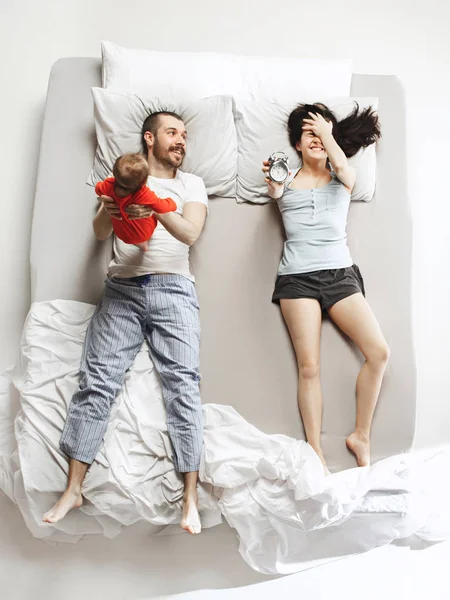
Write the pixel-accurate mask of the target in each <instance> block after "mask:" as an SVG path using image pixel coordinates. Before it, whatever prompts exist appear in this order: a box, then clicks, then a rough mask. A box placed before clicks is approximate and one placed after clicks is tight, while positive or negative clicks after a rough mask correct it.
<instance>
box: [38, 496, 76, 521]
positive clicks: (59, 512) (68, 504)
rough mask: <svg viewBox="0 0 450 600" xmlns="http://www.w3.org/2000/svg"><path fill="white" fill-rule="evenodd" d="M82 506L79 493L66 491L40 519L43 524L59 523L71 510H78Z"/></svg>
mask: <svg viewBox="0 0 450 600" xmlns="http://www.w3.org/2000/svg"><path fill="white" fill-rule="evenodd" d="M82 504H83V498H82V496H81V491H79V490H71V489H67V490H66V491H65V492H64V494H63V495H62V496H61V498H60V499H59V500H58V502H57V503H56V504H55V506H54V507H53V508H52V509H50V510H49V511H48V512H46V513H45V515H44V516H43V517H42V520H43V521H44V522H45V523H56V522H57V521H60V520H61V519H62V518H63V517H65V516H66V514H67V513H68V512H69V510H71V509H72V508H80V506H81V505H82Z"/></svg>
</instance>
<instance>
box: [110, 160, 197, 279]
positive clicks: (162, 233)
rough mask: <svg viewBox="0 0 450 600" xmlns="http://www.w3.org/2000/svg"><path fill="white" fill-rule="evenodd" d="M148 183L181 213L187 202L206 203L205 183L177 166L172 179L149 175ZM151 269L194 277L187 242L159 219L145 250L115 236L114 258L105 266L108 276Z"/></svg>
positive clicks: (151, 272) (124, 275)
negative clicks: (169, 199)
mask: <svg viewBox="0 0 450 600" xmlns="http://www.w3.org/2000/svg"><path fill="white" fill-rule="evenodd" d="M147 183H148V187H149V188H150V189H151V190H152V191H153V192H155V194H157V195H158V196H159V197H160V198H172V199H173V200H174V201H175V202H176V204H177V210H176V211H175V212H177V213H178V214H179V215H182V214H183V208H184V206H185V205H186V204H187V203H188V202H200V203H201V204H204V205H205V206H208V195H207V193H206V188H205V184H204V183H203V180H202V179H201V178H200V177H197V175H193V174H192V173H184V172H183V171H180V170H179V169H178V170H177V174H176V176H175V177H174V178H173V179H160V178H158V177H151V176H150V177H149V178H148V182H147ZM154 273H174V274H178V275H183V276H184V277H187V278H188V279H190V280H191V281H194V276H193V275H192V273H191V270H190V267H189V246H188V245H187V244H184V243H183V242H180V241H178V240H177V239H176V238H174V237H173V235H171V234H170V233H169V232H168V231H167V229H166V228H165V227H164V225H163V224H162V223H159V222H158V226H157V227H156V229H155V231H154V233H153V235H152V237H151V238H150V241H149V248H148V251H147V252H143V251H142V250H141V249H140V248H137V246H133V245H132V244H126V243H125V242H122V240H119V238H117V237H116V236H114V258H113V259H112V261H111V262H110V263H109V268H108V275H109V276H110V277H113V276H114V277H137V276H138V275H147V274H154Z"/></svg>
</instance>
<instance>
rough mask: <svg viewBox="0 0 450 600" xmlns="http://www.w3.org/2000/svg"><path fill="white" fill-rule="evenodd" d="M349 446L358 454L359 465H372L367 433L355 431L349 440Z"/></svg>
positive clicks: (347, 441)
mask: <svg viewBox="0 0 450 600" xmlns="http://www.w3.org/2000/svg"><path fill="white" fill-rule="evenodd" d="M346 443H347V447H348V448H349V450H351V451H352V452H353V454H354V455H355V456H356V461H357V463H358V466H359V467H370V440H369V438H368V437H367V436H366V435H363V434H362V433H358V432H357V431H354V432H353V433H351V434H350V435H349V436H348V438H347V440H346Z"/></svg>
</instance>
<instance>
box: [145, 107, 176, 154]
mask: <svg viewBox="0 0 450 600" xmlns="http://www.w3.org/2000/svg"><path fill="white" fill-rule="evenodd" d="M164 116H168V117H175V118H176V119H178V120H179V121H183V119H182V118H181V117H180V115H177V113H174V112H171V111H170V110H160V111H158V112H154V113H151V114H150V115H148V117H147V118H146V119H145V121H144V124H143V125H142V135H141V140H142V148H143V150H144V152H147V144H146V142H145V138H144V134H145V133H147V131H150V133H152V134H153V135H154V136H156V133H157V131H158V128H159V125H160V123H159V121H160V119H159V117H164Z"/></svg>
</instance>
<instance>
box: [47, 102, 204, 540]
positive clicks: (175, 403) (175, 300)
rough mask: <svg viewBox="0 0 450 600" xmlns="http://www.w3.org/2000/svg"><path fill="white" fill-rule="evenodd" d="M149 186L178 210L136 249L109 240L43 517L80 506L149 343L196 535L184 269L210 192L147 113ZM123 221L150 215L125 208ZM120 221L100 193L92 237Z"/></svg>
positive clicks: (197, 445)
mask: <svg viewBox="0 0 450 600" xmlns="http://www.w3.org/2000/svg"><path fill="white" fill-rule="evenodd" d="M142 135H143V145H144V148H145V150H146V153H147V157H148V164H149V173H150V177H149V179H148V185H149V187H150V188H151V189H152V190H153V191H154V192H155V193H156V194H157V195H159V196H160V197H171V198H172V199H173V200H175V202H176V203H177V210H176V212H171V213H167V214H164V215H156V214H155V216H156V218H157V219H158V221H159V223H158V227H157V228H156V230H155V232H154V234H153V236H152V237H151V239H150V241H149V249H148V251H147V252H142V250H140V249H139V248H137V247H136V246H133V245H130V244H125V243H124V242H122V241H121V240H119V239H118V238H115V239H114V258H113V260H112V261H111V263H110V265H109V270H108V277H107V279H106V284H105V290H104V294H103V297H102V300H101V302H100V304H99V305H98V306H97V308H96V310H95V313H94V315H93V317H92V319H91V322H90V324H89V327H88V330H87V333H86V340H85V344H84V349H83V356H82V360H81V367H80V385H79V389H78V391H77V392H76V393H75V394H74V396H73V398H72V402H71V404H70V406H69V410H68V415H67V421H66V424H65V427H64V431H63V434H62V437H61V442H60V447H61V449H62V450H63V451H64V452H65V453H66V454H67V455H68V456H69V457H70V463H69V478H68V483H67V488H66V490H65V492H64V493H63V495H62V497H61V498H60V500H59V501H58V502H57V503H56V504H55V506H54V507H53V508H52V509H51V510H50V511H49V512H47V513H46V514H45V515H44V517H43V520H44V521H46V522H48V523H55V522H56V521H59V520H60V519H62V518H63V517H64V516H65V515H66V513H67V512H68V511H69V510H70V509H72V508H77V507H80V506H81V504H82V496H81V484H82V482H83V480H84V477H85V475H86V472H87V469H88V468H89V466H90V464H92V462H93V461H94V458H95V456H96V454H97V452H98V450H99V448H100V446H101V443H102V439H103V436H104V434H105V431H106V428H107V425H108V420H109V414H110V407H111V405H112V403H113V401H114V399H115V396H116V394H117V393H118V391H119V390H120V389H121V387H122V384H123V380H124V376H125V372H126V371H127V370H128V369H129V368H130V367H131V366H132V364H133V362H134V359H135V357H136V355H137V353H138V351H139V349H140V348H141V346H142V342H143V341H144V339H147V341H148V344H149V347H150V355H151V357H152V360H153V362H154V364H155V367H156V369H157V370H158V372H159V375H160V378H161V383H162V389H163V397H164V401H165V405H166V410H167V427H168V432H169V435H170V438H171V441H172V446H173V450H174V455H173V459H174V463H175V469H176V470H177V471H178V472H180V473H182V474H183V477H184V497H183V514H182V519H181V526H182V527H183V529H186V530H187V531H189V532H190V533H193V534H196V533H200V530H201V524H200V518H199V514H198V500H197V479H198V470H199V464H200V453H201V448H202V443H203V432H202V410H201V402H200V394H199V381H200V374H199V343H200V323H199V307H198V304H197V297H196V292H195V286H194V278H193V276H192V274H191V273H190V269H189V247H190V246H191V245H192V244H194V242H195V241H196V240H197V239H198V237H199V236H200V234H201V232H202V229H203V226H204V223H205V219H206V214H207V206H208V196H207V194H206V190H205V185H204V183H203V181H202V180H201V179H200V178H199V177H197V176H195V175H192V174H190V173H183V172H182V171H180V170H179V167H180V166H181V164H182V162H183V158H184V155H185V152H186V129H185V126H184V123H183V121H182V120H181V118H180V117H179V116H178V115H176V114H174V113H170V112H160V113H155V114H153V115H150V116H149V117H147V119H146V120H145V122H144V125H143V129H142ZM127 212H128V215H129V216H130V218H143V217H148V216H150V214H151V210H150V209H149V207H146V206H142V205H131V206H129V207H128V209H127ZM114 218H120V212H119V209H118V207H117V205H116V204H115V202H114V201H113V200H112V199H111V198H108V197H107V196H102V197H101V206H100V208H99V210H98V213H97V215H96V216H95V218H94V221H93V227H94V233H95V235H96V237H97V238H98V239H99V240H106V239H107V238H108V237H109V236H110V235H111V234H112V231H113V229H112V225H111V223H112V221H111V219H114Z"/></svg>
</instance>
